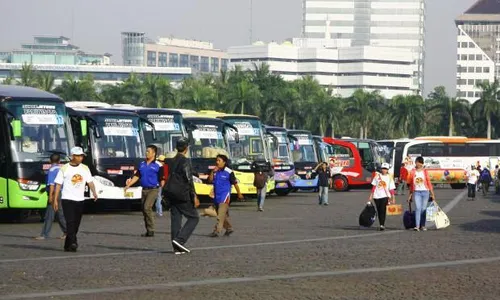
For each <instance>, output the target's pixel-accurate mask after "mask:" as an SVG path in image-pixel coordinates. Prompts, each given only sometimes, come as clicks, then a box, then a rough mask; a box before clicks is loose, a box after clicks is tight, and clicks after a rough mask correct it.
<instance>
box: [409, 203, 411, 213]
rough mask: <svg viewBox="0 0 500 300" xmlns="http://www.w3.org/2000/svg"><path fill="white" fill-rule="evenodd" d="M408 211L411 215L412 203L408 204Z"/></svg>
mask: <svg viewBox="0 0 500 300" xmlns="http://www.w3.org/2000/svg"><path fill="white" fill-rule="evenodd" d="M408 210H409V211H410V213H411V202H409V203H408Z"/></svg>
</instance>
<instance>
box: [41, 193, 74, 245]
mask: <svg viewBox="0 0 500 300" xmlns="http://www.w3.org/2000/svg"><path fill="white" fill-rule="evenodd" d="M58 203H59V208H58V210H57V212H55V211H54V208H53V207H52V205H50V204H49V205H48V206H47V209H46V210H45V217H44V221H43V228H42V233H41V234H40V236H43V237H45V238H48V237H49V233H50V230H51V229H52V223H54V217H55V216H57V222H58V223H59V227H61V231H62V232H63V233H64V234H66V231H67V230H66V219H65V218H64V213H63V208H62V203H61V199H59V200H58Z"/></svg>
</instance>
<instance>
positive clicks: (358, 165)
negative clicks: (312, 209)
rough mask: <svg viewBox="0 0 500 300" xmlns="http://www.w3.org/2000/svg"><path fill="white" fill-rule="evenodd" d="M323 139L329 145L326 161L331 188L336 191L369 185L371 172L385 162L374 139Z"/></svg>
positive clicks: (371, 176)
mask: <svg viewBox="0 0 500 300" xmlns="http://www.w3.org/2000/svg"><path fill="white" fill-rule="evenodd" d="M323 141H324V142H325V143H327V144H329V145H330V147H328V148H329V149H328V152H329V162H328V163H329V165H330V170H331V171H332V175H333V189H334V190H335V191H337V192H343V191H347V190H349V189H350V188H353V187H367V186H370V184H371V181H372V178H373V173H374V172H375V171H377V170H379V169H380V167H381V164H382V163H384V162H385V160H384V157H383V155H382V152H381V151H382V150H381V147H380V146H379V145H378V144H377V143H376V142H375V141H372V140H357V139H349V140H347V139H333V138H328V137H325V138H323Z"/></svg>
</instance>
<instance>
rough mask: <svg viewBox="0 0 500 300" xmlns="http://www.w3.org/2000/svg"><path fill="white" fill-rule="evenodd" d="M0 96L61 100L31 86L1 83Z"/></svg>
mask: <svg viewBox="0 0 500 300" xmlns="http://www.w3.org/2000/svg"><path fill="white" fill-rule="evenodd" d="M0 98H45V99H54V100H56V99H57V100H60V101H63V100H62V99H61V98H60V97H58V96H56V95H54V94H52V93H49V92H46V91H42V90H39V89H35V88H32V87H27V86H19V85H3V84H0ZM28 100H29V99H28Z"/></svg>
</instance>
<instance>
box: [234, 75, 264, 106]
mask: <svg viewBox="0 0 500 300" xmlns="http://www.w3.org/2000/svg"><path fill="white" fill-rule="evenodd" d="M228 94H229V95H228V98H229V101H228V103H227V108H228V110H229V111H230V112H235V111H236V110H237V109H238V107H239V108H240V113H241V114H244V113H245V111H247V112H249V113H257V112H258V111H259V108H258V106H259V99H260V97H261V96H262V94H261V93H260V91H259V88H258V87H257V86H256V85H255V84H253V83H252V82H250V81H249V80H248V79H243V80H242V81H240V82H238V83H236V84H233V85H230V86H229V91H228ZM245 108H248V109H247V110H245Z"/></svg>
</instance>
